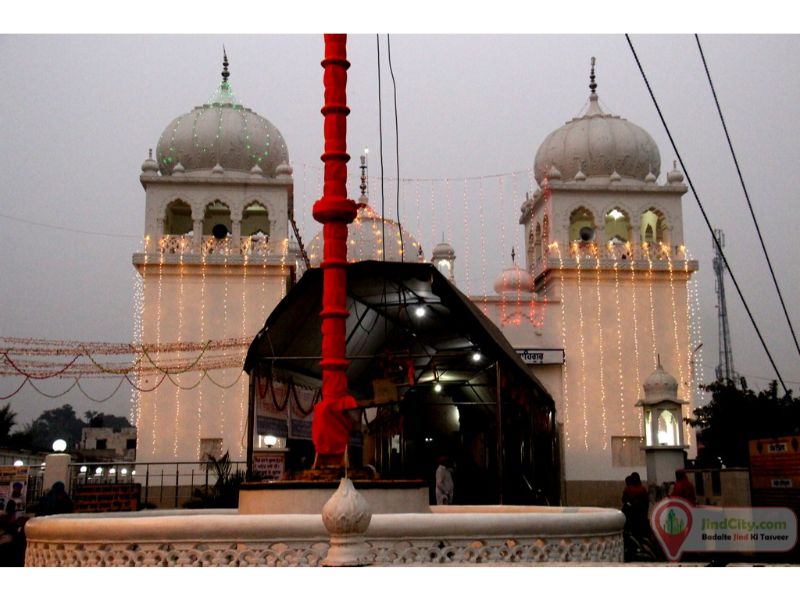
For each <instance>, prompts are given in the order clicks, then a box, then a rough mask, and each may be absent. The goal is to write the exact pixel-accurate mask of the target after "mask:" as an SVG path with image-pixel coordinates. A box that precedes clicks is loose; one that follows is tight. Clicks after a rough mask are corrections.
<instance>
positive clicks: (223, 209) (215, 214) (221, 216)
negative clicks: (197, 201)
mask: <svg viewBox="0 0 800 600" xmlns="http://www.w3.org/2000/svg"><path fill="white" fill-rule="evenodd" d="M217 225H224V226H225V227H226V228H227V230H228V232H231V231H232V229H233V218H232V216H231V208H230V205H229V204H228V203H226V202H225V201H223V200H221V199H220V198H215V199H214V200H212V201H211V202H208V203H206V205H205V206H204V207H203V235H204V236H205V235H213V230H214V227H215V226H217Z"/></svg>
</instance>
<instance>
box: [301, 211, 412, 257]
mask: <svg viewBox="0 0 800 600" xmlns="http://www.w3.org/2000/svg"><path fill="white" fill-rule="evenodd" d="M384 232H385V234H386V243H385V244H384V238H383V234H384ZM384 248H385V250H386V255H385V256H384ZM401 249H402V251H401ZM322 253H323V244H322V232H321V231H320V232H319V233H318V234H317V235H315V236H314V238H313V239H312V240H311V243H310V244H309V246H308V258H309V261H310V262H311V266H312V267H318V266H319V265H320V263H321V262H322ZM362 260H386V261H390V262H424V256H423V254H422V248H421V246H420V244H419V242H417V240H416V239H415V238H414V236H413V235H412V234H411V232H410V231H408V230H407V229H406V228H405V227H403V229H402V244H401V232H400V226H399V225H398V224H397V222H395V221H392V220H391V219H384V220H382V219H381V217H380V215H379V214H378V213H376V212H375V211H374V210H373V209H372V207H371V206H370V205H369V204H359V205H358V212H357V213H356V218H355V219H354V220H353V222H352V223H350V224H349V225H348V226H347V262H359V261H362Z"/></svg>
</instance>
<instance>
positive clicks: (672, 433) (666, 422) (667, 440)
mask: <svg viewBox="0 0 800 600" xmlns="http://www.w3.org/2000/svg"><path fill="white" fill-rule="evenodd" d="M678 428H679V424H678V422H677V421H676V420H675V417H674V416H673V415H672V413H671V412H670V411H669V410H662V411H660V412H659V413H658V433H657V434H656V436H657V437H658V440H657V441H658V445H659V446H677V445H679V444H680V441H679V435H678V434H679V432H680V431H679V429H678Z"/></svg>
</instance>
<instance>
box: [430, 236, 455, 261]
mask: <svg viewBox="0 0 800 600" xmlns="http://www.w3.org/2000/svg"><path fill="white" fill-rule="evenodd" d="M455 257H456V251H455V250H453V247H452V246H451V245H450V244H449V243H447V242H445V241H444V240H442V241H441V242H439V243H438V244H436V246H434V248H433V252H432V253H431V260H433V261H434V262H436V261H437V260H439V259H447V260H453V259H455Z"/></svg>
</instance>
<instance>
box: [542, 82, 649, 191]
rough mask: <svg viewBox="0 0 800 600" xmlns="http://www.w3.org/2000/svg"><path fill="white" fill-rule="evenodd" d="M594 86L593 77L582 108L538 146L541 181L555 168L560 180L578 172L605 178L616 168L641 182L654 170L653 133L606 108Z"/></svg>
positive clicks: (621, 175) (587, 177)
mask: <svg viewBox="0 0 800 600" xmlns="http://www.w3.org/2000/svg"><path fill="white" fill-rule="evenodd" d="M595 87H596V86H595V85H594V82H593V83H592V85H591V86H590V88H592V93H591V95H590V96H589V107H588V108H587V110H586V112H585V113H584V114H583V115H582V116H580V117H576V118H575V119H572V120H571V121H568V122H567V123H566V124H565V125H563V126H562V127H559V128H558V129H556V130H555V131H554V132H552V133H551V134H550V135H548V136H547V137H546V138H545V140H544V142H542V145H541V146H539V150H538V151H537V152H536V159H535V161H534V165H533V168H534V174H535V177H536V181H537V182H539V184H541V183H542V181H543V180H544V178H545V176H548V175H550V176H552V173H555V172H556V171H557V172H558V173H559V174H560V177H561V180H562V181H570V180H573V179H575V176H576V175H578V174H579V172H582V174H583V175H585V179H584V178H583V177H582V176H579V177H578V179H579V180H581V181H587V182H591V179H592V178H602V179H604V180H606V181H608V179H609V178H610V177H611V176H612V175H613V174H614V173H615V172H616V173H617V174H618V175H619V179H618V181H620V182H623V183H624V182H625V181H626V180H628V181H630V180H635V181H636V182H643V181H645V178H647V177H648V174H652V175H655V176H656V177H657V176H658V174H659V169H660V168H661V155H660V153H659V151H658V146H656V143H655V141H653V138H652V137H650V134H649V133H647V132H646V131H645V130H644V129H642V128H641V127H639V126H638V125H635V124H633V123H631V122H630V121H628V120H626V119H623V118H621V117H618V116H615V115H611V114H608V113H606V112H604V111H603V110H602V109H601V108H600V104H599V102H598V96H597V94H596V93H595V91H594V88H595ZM554 168H555V169H554ZM615 179H616V177H615Z"/></svg>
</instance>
